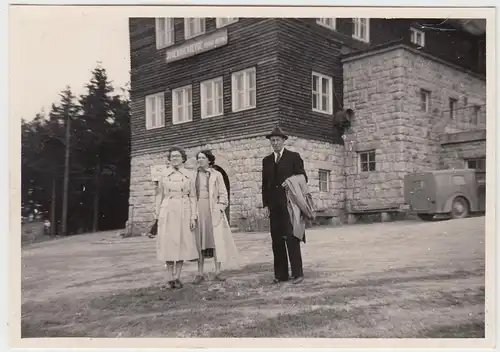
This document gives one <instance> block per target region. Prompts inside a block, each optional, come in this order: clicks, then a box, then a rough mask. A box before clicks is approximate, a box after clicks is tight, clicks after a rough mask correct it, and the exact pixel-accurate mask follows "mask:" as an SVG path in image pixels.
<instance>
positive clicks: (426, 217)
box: [417, 214, 434, 221]
mask: <svg viewBox="0 0 500 352" xmlns="http://www.w3.org/2000/svg"><path fill="white" fill-rule="evenodd" d="M417 216H418V217H419V218H420V220H423V221H431V220H432V219H433V218H434V214H417Z"/></svg>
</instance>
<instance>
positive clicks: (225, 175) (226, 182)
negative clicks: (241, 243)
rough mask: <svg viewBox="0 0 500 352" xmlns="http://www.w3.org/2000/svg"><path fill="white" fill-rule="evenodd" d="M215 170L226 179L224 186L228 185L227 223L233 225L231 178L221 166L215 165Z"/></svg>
mask: <svg viewBox="0 0 500 352" xmlns="http://www.w3.org/2000/svg"><path fill="white" fill-rule="evenodd" d="M213 168H214V169H215V170H217V171H219V172H220V173H221V174H222V178H223V179H224V184H225V185H226V189H227V208H226V217H227V221H228V222H229V225H231V217H230V216H229V214H230V209H229V208H230V207H231V185H230V183H229V177H228V176H227V173H226V171H224V169H223V168H222V167H220V166H219V165H214V166H213Z"/></svg>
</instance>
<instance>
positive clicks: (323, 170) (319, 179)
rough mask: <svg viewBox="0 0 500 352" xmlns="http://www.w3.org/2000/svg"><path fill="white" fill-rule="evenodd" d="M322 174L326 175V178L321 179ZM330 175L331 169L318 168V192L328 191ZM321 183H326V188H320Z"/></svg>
mask: <svg viewBox="0 0 500 352" xmlns="http://www.w3.org/2000/svg"><path fill="white" fill-rule="evenodd" d="M322 174H325V175H326V180H322V179H321V175H322ZM330 176H331V170H326V169H319V170H318V190H319V191H320V192H323V193H327V192H330V180H331V178H330ZM322 184H324V185H326V190H325V189H322V188H321V187H322V186H321V185H322Z"/></svg>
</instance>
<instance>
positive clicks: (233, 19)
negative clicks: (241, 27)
mask: <svg viewBox="0 0 500 352" xmlns="http://www.w3.org/2000/svg"><path fill="white" fill-rule="evenodd" d="M228 18H229V20H228V22H226V23H221V22H222V21H223V19H228ZM239 20H240V19H239V17H216V18H215V26H216V28H223V27H227V26H229V25H232V24H233V23H236V22H238V21H239Z"/></svg>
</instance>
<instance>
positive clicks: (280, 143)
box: [262, 126, 307, 284]
mask: <svg viewBox="0 0 500 352" xmlns="http://www.w3.org/2000/svg"><path fill="white" fill-rule="evenodd" d="M266 138H267V139H269V140H270V141H271V146H272V148H273V153H271V154H269V155H268V156H266V157H265V158H264V159H263V160H262V203H263V206H264V208H265V209H266V215H268V216H269V218H270V223H271V239H272V244H273V255H274V280H273V283H280V282H284V281H288V280H289V273H288V258H289V259H290V266H291V268H292V279H293V283H296V284H298V283H300V282H302V281H303V280H304V273H303V270H302V254H301V252H300V240H299V239H298V238H296V237H295V236H294V235H293V227H292V223H291V221H290V216H289V214H288V209H287V198H286V192H285V189H284V188H283V186H282V183H283V182H284V181H285V180H286V179H287V178H288V177H290V176H293V175H299V174H303V175H304V176H305V177H306V182H307V175H306V172H305V170H304V162H303V161H302V158H301V157H300V154H299V153H295V152H292V151H290V150H288V149H285V148H284V145H285V140H287V139H288V136H287V135H285V134H284V133H283V131H282V130H281V129H280V128H279V126H276V127H274V129H273V130H272V132H271V133H270V134H268V135H267V136H266ZM287 249H288V256H287ZM287 257H288V258H287Z"/></svg>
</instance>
